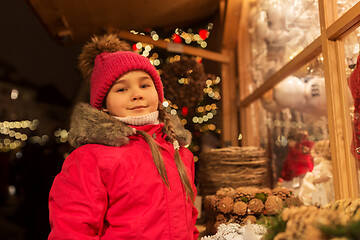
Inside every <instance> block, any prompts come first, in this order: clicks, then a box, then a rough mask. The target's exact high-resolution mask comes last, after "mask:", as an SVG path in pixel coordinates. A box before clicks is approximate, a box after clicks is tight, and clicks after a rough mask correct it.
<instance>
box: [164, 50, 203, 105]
mask: <svg viewBox="0 0 360 240" xmlns="http://www.w3.org/2000/svg"><path fill="white" fill-rule="evenodd" d="M161 77H162V81H163V83H164V86H165V93H166V94H165V98H166V99H169V100H170V101H171V102H173V103H176V105H178V106H179V107H180V108H182V107H188V108H192V107H194V106H196V104H198V103H199V102H200V100H201V98H202V96H203V89H204V87H205V85H206V80H207V77H206V74H205V72H204V68H203V66H202V65H201V64H198V63H197V62H196V61H195V60H194V59H193V58H188V57H182V58H181V59H180V60H179V61H175V62H173V63H169V64H167V65H165V66H164V67H163V73H162V76H161ZM179 83H180V84H179Z"/></svg>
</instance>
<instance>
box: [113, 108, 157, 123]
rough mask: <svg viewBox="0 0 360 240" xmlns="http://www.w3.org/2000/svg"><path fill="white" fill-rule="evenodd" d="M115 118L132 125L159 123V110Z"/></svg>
mask: <svg viewBox="0 0 360 240" xmlns="http://www.w3.org/2000/svg"><path fill="white" fill-rule="evenodd" d="M113 117H114V118H115V119H117V120H119V121H121V122H124V123H126V124H129V125H133V126H141V125H146V124H159V112H158V111H156V112H152V113H149V114H146V115H144V116H136V117H134V116H129V117H117V116H113Z"/></svg>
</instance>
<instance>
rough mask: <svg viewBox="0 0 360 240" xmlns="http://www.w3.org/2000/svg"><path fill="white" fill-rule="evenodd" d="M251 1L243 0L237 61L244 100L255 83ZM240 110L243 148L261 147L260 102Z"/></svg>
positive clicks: (241, 96) (241, 93)
mask: <svg viewBox="0 0 360 240" xmlns="http://www.w3.org/2000/svg"><path fill="white" fill-rule="evenodd" d="M250 6H251V1H250V0H243V3H242V7H241V15H240V22H239V32H238V43H237V49H238V54H237V59H238V71H239V78H238V79H239V82H238V86H239V98H240V99H243V98H245V97H246V96H248V95H249V94H251V93H252V90H253V88H254V83H253V80H252V77H251V73H250V68H249V63H250V62H251V52H250V51H251V46H250V36H249V31H248V28H249V22H248V19H249V13H250ZM239 108H240V116H239V119H240V129H241V130H240V133H241V134H242V139H241V145H242V146H260V134H259V130H258V129H259V125H260V123H259V102H254V103H253V104H251V105H248V106H243V107H239Z"/></svg>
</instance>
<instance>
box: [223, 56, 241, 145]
mask: <svg viewBox="0 0 360 240" xmlns="http://www.w3.org/2000/svg"><path fill="white" fill-rule="evenodd" d="M223 54H226V55H228V56H229V58H230V59H232V61H230V63H229V64H222V65H221V74H222V76H221V96H222V106H221V109H222V130H221V141H222V146H224V147H227V146H238V145H239V142H238V134H239V132H238V120H237V106H236V103H237V100H236V99H237V96H236V95H237V94H236V76H235V73H236V69H235V54H234V52H233V51H230V50H223Z"/></svg>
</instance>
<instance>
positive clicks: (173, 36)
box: [172, 33, 182, 43]
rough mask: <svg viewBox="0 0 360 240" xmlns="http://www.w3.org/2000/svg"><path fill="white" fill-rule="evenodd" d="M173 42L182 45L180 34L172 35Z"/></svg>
mask: <svg viewBox="0 0 360 240" xmlns="http://www.w3.org/2000/svg"><path fill="white" fill-rule="evenodd" d="M172 40H173V41H174V43H181V42H182V39H181V37H180V36H179V35H178V34H176V33H174V34H173V35H172Z"/></svg>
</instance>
